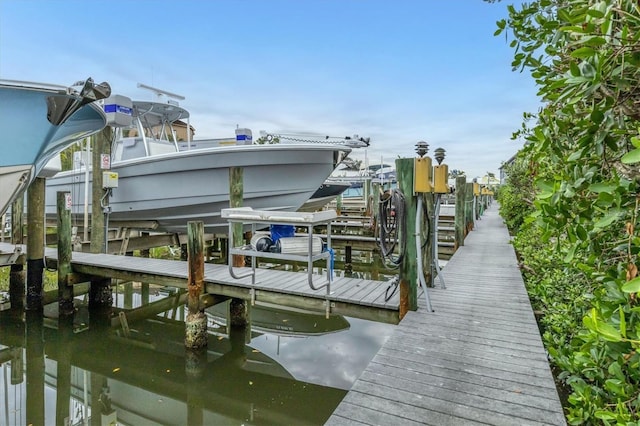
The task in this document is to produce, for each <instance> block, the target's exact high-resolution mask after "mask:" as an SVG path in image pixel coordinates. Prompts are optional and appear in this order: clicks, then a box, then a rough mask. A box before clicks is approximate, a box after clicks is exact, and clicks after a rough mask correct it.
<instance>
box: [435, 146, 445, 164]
mask: <svg viewBox="0 0 640 426" xmlns="http://www.w3.org/2000/svg"><path fill="white" fill-rule="evenodd" d="M445 152H446V151H445V150H444V148H436V150H435V151H434V154H433V158H435V159H436V161H437V162H438V164H442V160H444V157H445Z"/></svg>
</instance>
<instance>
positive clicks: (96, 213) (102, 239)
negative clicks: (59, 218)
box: [89, 126, 112, 253]
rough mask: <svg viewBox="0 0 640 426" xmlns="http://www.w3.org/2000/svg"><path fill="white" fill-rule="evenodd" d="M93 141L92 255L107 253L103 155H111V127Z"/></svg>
mask: <svg viewBox="0 0 640 426" xmlns="http://www.w3.org/2000/svg"><path fill="white" fill-rule="evenodd" d="M91 139H92V141H93V151H92V155H91V159H92V167H91V171H92V173H93V184H92V188H91V194H92V198H91V243H90V248H89V250H90V251H91V253H103V252H106V250H105V244H106V236H105V217H104V211H103V208H102V202H104V201H106V202H107V203H108V198H105V199H104V200H103V196H104V195H105V190H104V189H102V184H103V182H102V170H103V169H102V155H110V154H111V140H112V130H111V127H109V126H106V127H105V128H104V129H102V131H101V132H99V133H98V134H96V135H94V136H92V137H91Z"/></svg>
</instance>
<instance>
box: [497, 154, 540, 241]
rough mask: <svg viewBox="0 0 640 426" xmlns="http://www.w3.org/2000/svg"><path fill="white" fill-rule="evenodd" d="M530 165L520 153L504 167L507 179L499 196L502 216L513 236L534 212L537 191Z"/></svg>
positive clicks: (524, 155)
mask: <svg viewBox="0 0 640 426" xmlns="http://www.w3.org/2000/svg"><path fill="white" fill-rule="evenodd" d="M528 163H529V160H528V158H527V157H526V154H525V153H524V152H520V153H518V155H517V156H516V158H515V159H514V161H513V162H512V163H511V164H509V165H506V166H505V167H504V171H505V173H506V175H507V179H506V182H505V184H504V185H503V186H502V187H501V188H500V190H499V191H498V194H497V199H498V201H499V202H500V215H501V216H502V217H503V218H504V220H505V223H506V224H507V227H508V228H509V231H510V232H511V233H512V234H515V233H517V232H518V229H520V227H521V226H522V224H523V223H524V220H525V218H526V217H527V216H529V215H530V214H531V213H532V212H533V200H534V199H535V190H534V187H533V178H532V176H531V172H530V170H529V167H528Z"/></svg>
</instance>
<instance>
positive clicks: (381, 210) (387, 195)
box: [378, 189, 407, 269]
mask: <svg viewBox="0 0 640 426" xmlns="http://www.w3.org/2000/svg"><path fill="white" fill-rule="evenodd" d="M406 216H407V214H406V202H405V198H404V194H403V193H402V192H401V191H399V190H398V189H390V190H387V191H385V192H384V193H383V194H382V195H380V200H379V202H378V217H379V221H378V223H379V227H380V232H379V235H378V244H379V246H380V251H381V253H382V257H383V259H384V260H385V264H386V265H387V267H390V268H393V269H395V268H397V267H398V266H400V264H401V263H402V259H403V257H404V253H405V247H406V240H407V238H406V231H407V217H406ZM396 247H398V254H394V251H396V250H395V249H396Z"/></svg>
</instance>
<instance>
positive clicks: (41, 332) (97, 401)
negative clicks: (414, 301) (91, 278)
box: [0, 306, 346, 425]
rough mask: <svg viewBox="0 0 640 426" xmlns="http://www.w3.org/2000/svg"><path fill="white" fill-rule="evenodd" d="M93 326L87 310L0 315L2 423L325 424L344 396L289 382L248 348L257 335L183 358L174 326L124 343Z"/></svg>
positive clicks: (232, 335)
mask: <svg viewBox="0 0 640 426" xmlns="http://www.w3.org/2000/svg"><path fill="white" fill-rule="evenodd" d="M343 320H344V319H343ZM95 321H96V323H95V324H91V323H90V318H89V316H88V314H87V311H86V307H84V306H80V307H79V308H78V311H77V312H76V314H75V317H74V318H60V319H57V318H51V317H45V318H44V319H43V317H42V316H41V315H38V314H33V313H31V312H29V313H27V315H26V316H25V315H24V314H22V315H19V314H16V313H15V312H11V311H4V312H0V324H1V327H0V362H1V364H0V367H1V368H2V370H3V372H4V375H3V378H2V379H3V383H2V386H0V388H1V390H0V397H1V398H2V399H0V401H4V411H3V412H0V415H1V416H2V420H0V423H3V424H8V425H12V424H34V425H40V424H81V423H82V422H83V420H88V419H90V420H89V424H91V425H105V424H113V423H112V422H115V421H117V422H118V423H122V424H148V423H154V422H155V423H161V424H190V425H198V424H203V425H204V424H322V423H324V421H325V420H326V419H327V418H328V416H329V415H330V414H331V412H332V411H333V409H334V408H335V407H336V406H337V405H338V403H339V402H340V400H341V399H342V398H343V396H344V395H345V393H346V391H345V390H341V389H337V388H335V387H331V386H323V385H318V384H314V383H310V382H305V381H300V380H296V378H294V377H293V376H292V375H291V374H290V373H289V371H287V369H285V368H284V367H283V366H282V365H280V364H279V363H278V362H276V361H274V359H273V358H272V357H270V356H267V355H265V354H264V353H263V352H262V351H260V350H257V349H255V347H253V346H251V345H250V344H247V343H248V342H249V343H250V342H251V340H252V338H256V337H257V336H261V334H260V333H258V332H256V331H253V332H252V331H249V330H247V329H244V328H237V327H234V328H230V330H229V333H228V334H227V335H224V334H223V333H221V332H220V333H217V332H216V333H209V334H208V345H207V348H206V349H204V350H200V351H188V350H186V349H185V347H184V331H185V326H184V322H183V321H180V320H178V319H171V318H165V317H163V316H154V317H152V318H148V319H144V320H140V321H137V322H135V323H132V324H129V325H130V329H129V330H128V332H127V333H126V335H125V333H124V332H123V330H122V329H112V328H111V327H104V323H105V322H104V321H100V320H98V319H96V320H95ZM94 325H95V326H94ZM222 330H224V329H222ZM23 357H24V360H25V362H24V363H23V362H22V359H23ZM23 371H24V376H23ZM9 372H10V379H9V376H8V374H7V373H9ZM23 377H26V380H23ZM25 382H26V386H25Z"/></svg>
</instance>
